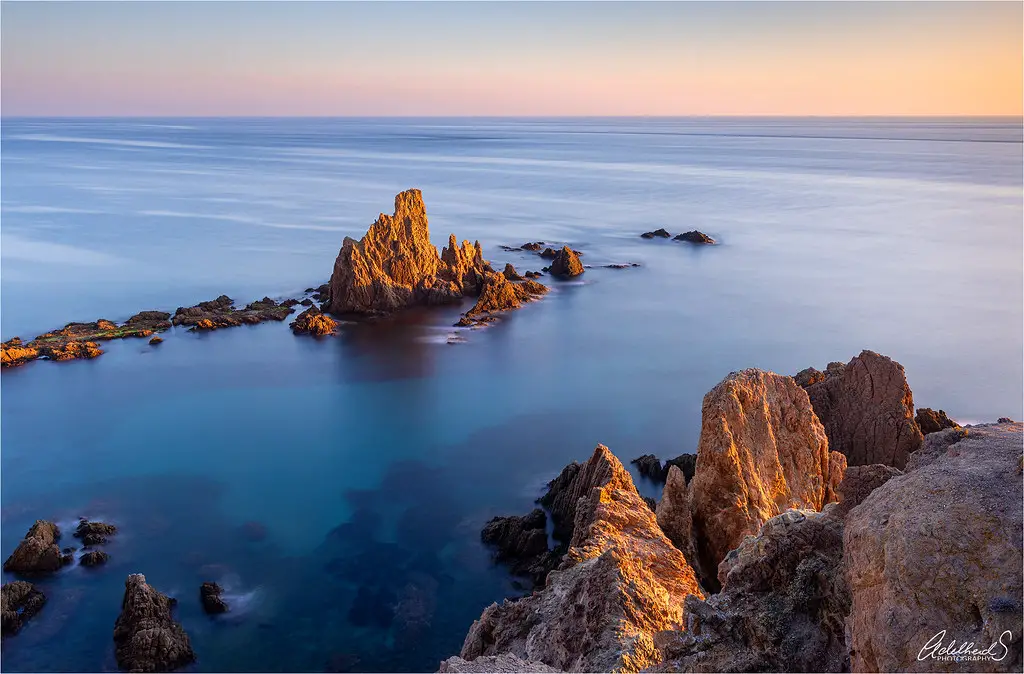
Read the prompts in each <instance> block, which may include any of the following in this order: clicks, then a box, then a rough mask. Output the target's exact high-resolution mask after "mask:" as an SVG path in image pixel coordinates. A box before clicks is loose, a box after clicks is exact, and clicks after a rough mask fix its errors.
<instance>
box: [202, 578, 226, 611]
mask: <svg viewBox="0 0 1024 674" xmlns="http://www.w3.org/2000/svg"><path fill="white" fill-rule="evenodd" d="M222 594H224V589H223V588H222V587H221V586H220V585H218V584H217V583H210V582H206V583H203V584H202V585H200V586H199V602H200V603H201V604H202V605H203V610H204V611H206V613H207V614H208V615H216V614H218V613H225V612H227V610H228V605H227V604H226V603H225V602H224V599H222V598H221V595H222Z"/></svg>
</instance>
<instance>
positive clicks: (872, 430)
mask: <svg viewBox="0 0 1024 674" xmlns="http://www.w3.org/2000/svg"><path fill="white" fill-rule="evenodd" d="M815 373H817V374H815ZM797 379H799V380H800V381H810V382H812V383H810V384H806V385H805V389H806V390H807V395H808V396H809V397H810V399H811V405H813V406H814V413H815V414H816V415H817V416H818V419H819V420H820V421H821V424H822V426H824V427H825V433H826V434H827V435H828V444H829V448H830V449H832V450H833V451H837V452H842V453H843V454H844V455H845V456H846V460H847V462H848V463H849V464H850V465H851V466H863V465H870V464H875V463H883V464H885V465H887V466H893V467H894V468H899V469H902V468H903V467H904V466H905V465H906V463H907V456H908V455H909V454H910V453H911V452H914V451H915V450H917V449H918V448H919V447H920V446H921V443H922V442H923V436H922V435H921V430H920V429H919V428H918V427H917V423H916V422H915V421H914V396H913V394H912V393H911V391H910V386H908V385H907V377H906V373H905V372H904V371H903V366H902V365H900V364H899V363H897V362H896V361H894V360H892V359H890V358H887V357H885V356H880V355H878V354H877V353H875V352H874V351H862V352H861V354H860V355H859V356H857V357H855V358H854V359H852V360H851V361H850V362H849V363H847V364H846V365H845V366H840V365H839V364H838V363H831V364H829V367H828V370H827V371H826V372H824V373H820V372H817V371H816V370H813V371H809V370H804V371H803V372H801V373H799V374H798V375H797Z"/></svg>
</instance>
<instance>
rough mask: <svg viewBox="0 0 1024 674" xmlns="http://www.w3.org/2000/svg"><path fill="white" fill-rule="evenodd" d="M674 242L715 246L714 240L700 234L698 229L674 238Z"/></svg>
mask: <svg viewBox="0 0 1024 674" xmlns="http://www.w3.org/2000/svg"><path fill="white" fill-rule="evenodd" d="M672 240H673V241H687V242H689V243H699V244H713V243H714V242H715V240H714V239H712V238H711V237H710V236H708V235H707V234H705V233H704V232H698V231H697V230H696V229H694V230H691V231H689V232H683V233H682V234H677V235H676V236H674V237H672Z"/></svg>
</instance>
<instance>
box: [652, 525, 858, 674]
mask: <svg viewBox="0 0 1024 674" xmlns="http://www.w3.org/2000/svg"><path fill="white" fill-rule="evenodd" d="M835 507H836V506H835V505H830V506H828V507H827V508H826V509H825V510H824V511H823V512H820V513H819V512H813V511H801V510H787V511H786V512H784V513H782V514H779V515H776V516H775V517H773V518H771V519H769V520H768V521H767V522H765V523H764V526H763V527H761V530H760V531H759V532H758V533H757V535H756V536H749V537H747V538H746V539H744V541H743V542H742V543H741V544H740V546H739V547H738V548H737V549H736V550H734V551H732V552H730V553H729V556H728V557H727V558H726V559H725V560H724V561H723V562H722V564H721V566H720V567H719V571H718V573H719V579H720V582H721V584H722V591H721V592H720V593H719V594H716V595H714V596H712V597H711V598H709V599H707V600H706V601H702V600H701V599H700V598H698V597H696V596H692V597H688V598H687V600H686V631H685V632H681V631H670V632H663V633H660V634H658V635H657V636H656V637H655V643H656V644H658V646H659V647H660V648H661V651H662V653H663V656H664V661H663V662H662V663H661V664H659V665H657V666H655V667H654V668H652V670H653V671H660V672H675V671H684V672H843V671H849V655H848V653H847V649H846V642H845V634H844V618H845V617H846V614H847V613H848V612H849V609H850V593H849V589H848V587H847V584H846V580H845V578H844V576H843V566H842V559H843V527H842V522H841V520H839V519H837V518H835V517H833V516H831V512H830V511H832V510H833V509H834V508H835Z"/></svg>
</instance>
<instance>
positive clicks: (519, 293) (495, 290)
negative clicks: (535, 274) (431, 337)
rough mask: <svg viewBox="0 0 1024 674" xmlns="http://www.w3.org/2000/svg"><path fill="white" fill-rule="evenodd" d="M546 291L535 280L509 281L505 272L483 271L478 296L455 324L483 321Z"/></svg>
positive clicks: (470, 323) (519, 305) (514, 307)
mask: <svg viewBox="0 0 1024 674" xmlns="http://www.w3.org/2000/svg"><path fill="white" fill-rule="evenodd" d="M509 266H511V265H509ZM513 271H515V270H513ZM547 291H548V289H547V287H546V286H544V285H541V284H540V283H537V282H536V281H530V280H523V281H510V280H509V279H508V276H507V275H506V274H499V273H497V272H485V273H484V282H483V288H482V289H481V290H480V297H479V298H478V299H477V301H476V304H474V305H473V307H472V308H471V309H470V310H469V311H467V312H466V313H465V315H464V318H463V319H462V320H460V321H459V322H458V323H456V325H467V324H468V325H473V324H475V323H479V322H484V321H485V320H487V319H490V318H492V315H493V314H496V313H500V312H502V311H511V310H512V309H518V308H519V307H521V306H522V305H523V303H524V302H532V301H533V300H536V299H539V298H540V297H541V296H543V295H544V294H545V293H546V292H547Z"/></svg>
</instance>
